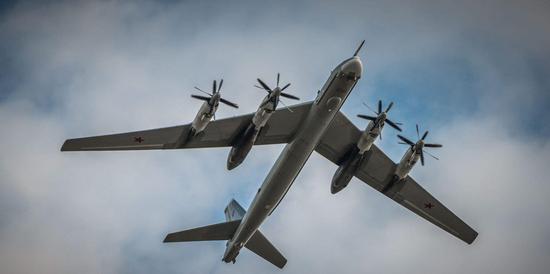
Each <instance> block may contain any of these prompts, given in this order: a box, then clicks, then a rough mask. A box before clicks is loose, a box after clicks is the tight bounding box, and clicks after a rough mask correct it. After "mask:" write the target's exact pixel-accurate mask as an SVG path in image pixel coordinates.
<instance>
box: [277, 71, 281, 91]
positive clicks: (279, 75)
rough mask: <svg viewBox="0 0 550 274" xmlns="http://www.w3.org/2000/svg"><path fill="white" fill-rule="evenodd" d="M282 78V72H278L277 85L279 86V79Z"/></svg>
mask: <svg viewBox="0 0 550 274" xmlns="http://www.w3.org/2000/svg"><path fill="white" fill-rule="evenodd" d="M280 78H281V74H280V73H278V72H277V87H279V79H280Z"/></svg>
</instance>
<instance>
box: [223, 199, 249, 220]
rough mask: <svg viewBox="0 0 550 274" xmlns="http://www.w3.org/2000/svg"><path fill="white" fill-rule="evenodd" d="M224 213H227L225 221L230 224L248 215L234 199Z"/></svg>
mask: <svg viewBox="0 0 550 274" xmlns="http://www.w3.org/2000/svg"><path fill="white" fill-rule="evenodd" d="M223 212H224V213H225V220H226V221H228V222H229V221H234V220H240V219H242V218H243V217H244V214H245V213H246V211H245V210H244V208H243V207H242V206H241V205H240V204H239V203H237V201H235V199H232V200H231V202H229V204H228V205H227V206H226V207H225V210H224V211H223Z"/></svg>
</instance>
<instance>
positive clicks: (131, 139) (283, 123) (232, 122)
mask: <svg viewBox="0 0 550 274" xmlns="http://www.w3.org/2000/svg"><path fill="white" fill-rule="evenodd" d="M311 104H312V103H311V102H308V103H303V104H299V105H294V106H290V107H289V109H291V111H289V110H287V109H278V110H276V111H275V112H274V113H273V114H272V115H271V118H270V119H269V120H268V121H267V124H266V125H265V127H264V128H262V130H261V131H260V134H259V136H258V138H257V139H256V143H255V144H256V145H267V144H280V143H286V142H288V141H289V140H290V139H291V138H292V136H293V135H294V133H295V132H296V130H297V129H298V127H299V125H300V124H301V123H302V121H303V119H304V118H305V117H306V115H307V113H308V111H309V109H310V107H311ZM252 116H253V114H247V115H242V116H237V117H232V118H227V119H221V120H215V121H212V122H210V123H209V124H208V126H207V127H206V129H205V130H204V131H203V132H201V133H200V134H199V135H197V136H194V137H193V138H191V139H190V141H188V142H184V140H185V139H186V138H187V136H188V133H189V130H190V129H191V125H190V124H187V125H181V126H174V127H165V128H157V129H150V130H142V131H134V132H127V133H118V134H111V135H102V136H94V137H85V138H77V139H69V140H66V141H65V143H64V144H63V146H62V147H61V151H79V150H145V149H177V148H203V147H227V146H231V145H232V142H233V140H235V138H236V137H237V136H238V135H239V134H240V133H241V132H242V131H243V130H244V129H245V128H246V127H247V126H248V124H249V123H250V122H251V121H252Z"/></svg>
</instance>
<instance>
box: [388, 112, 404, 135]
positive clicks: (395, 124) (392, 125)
mask: <svg viewBox="0 0 550 274" xmlns="http://www.w3.org/2000/svg"><path fill="white" fill-rule="evenodd" d="M386 111H387V110H386ZM386 123H388V125H390V126H391V127H393V128H395V129H397V131H401V128H400V127H399V126H398V125H397V123H394V122H392V121H391V120H390V119H386Z"/></svg>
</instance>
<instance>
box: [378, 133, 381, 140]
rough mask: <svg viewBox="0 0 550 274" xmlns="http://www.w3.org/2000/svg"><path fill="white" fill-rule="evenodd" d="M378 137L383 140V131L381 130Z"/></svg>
mask: <svg viewBox="0 0 550 274" xmlns="http://www.w3.org/2000/svg"><path fill="white" fill-rule="evenodd" d="M378 137H379V138H380V140H382V131H380V134H378Z"/></svg>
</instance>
